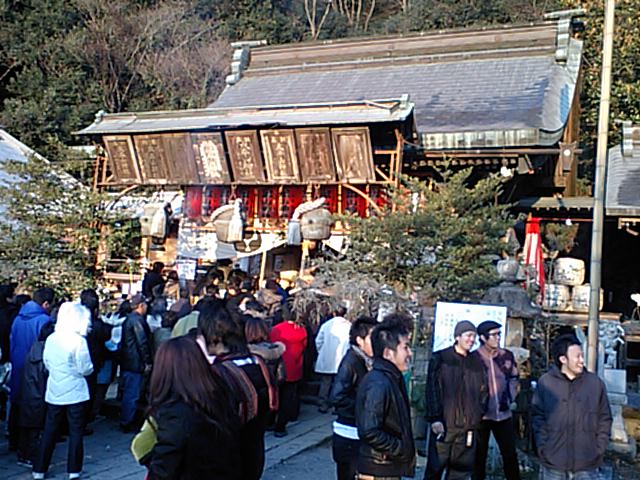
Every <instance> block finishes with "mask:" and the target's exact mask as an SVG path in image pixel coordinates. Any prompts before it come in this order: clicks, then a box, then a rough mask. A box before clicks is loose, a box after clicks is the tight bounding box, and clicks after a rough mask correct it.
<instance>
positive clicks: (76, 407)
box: [33, 402, 87, 473]
mask: <svg viewBox="0 0 640 480" xmlns="http://www.w3.org/2000/svg"><path fill="white" fill-rule="evenodd" d="M86 412H87V403H86V402H81V403H73V404H71V405H52V404H50V403H47V418H46V420H45V422H44V433H43V434H42V442H41V443H40V451H39V452H38V454H37V455H36V461H35V463H34V465H33V471H34V472H35V473H47V470H48V469H49V465H50V464H51V456H52V455H53V450H54V448H55V446H56V437H57V434H58V430H59V428H60V425H61V424H62V421H63V419H64V418H65V417H66V418H67V422H68V423H69V448H68V450H67V473H80V472H81V471H82V461H83V458H84V447H83V444H82V431H83V429H84V424H85V417H86Z"/></svg>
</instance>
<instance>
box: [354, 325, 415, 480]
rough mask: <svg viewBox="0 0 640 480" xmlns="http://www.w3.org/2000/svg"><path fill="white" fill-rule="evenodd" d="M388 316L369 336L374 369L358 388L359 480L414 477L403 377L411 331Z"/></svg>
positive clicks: (407, 399)
mask: <svg viewBox="0 0 640 480" xmlns="http://www.w3.org/2000/svg"><path fill="white" fill-rule="evenodd" d="M394 317H395V316H389V317H387V318H386V319H385V321H384V322H383V323H381V324H380V325H378V326H376V327H375V328H374V329H373V332H372V334H371V343H372V346H373V355H374V361H373V369H372V370H371V371H370V372H369V373H368V374H367V375H366V376H365V377H364V379H363V380H362V382H361V383H360V388H359V389H358V394H357V397H356V424H357V426H358V436H359V437H360V449H359V455H358V478H359V479H362V480H369V479H376V478H384V479H386V480H389V479H399V478H401V477H413V475H414V473H415V466H416V456H415V446H414V443H413V433H412V431H411V415H410V410H409V397H408V395H407V388H406V386H405V383H404V378H403V377H402V373H403V372H406V371H407V370H408V369H409V361H410V360H411V348H410V346H409V330H408V329H407V327H406V322H403V321H402V319H401V318H394Z"/></svg>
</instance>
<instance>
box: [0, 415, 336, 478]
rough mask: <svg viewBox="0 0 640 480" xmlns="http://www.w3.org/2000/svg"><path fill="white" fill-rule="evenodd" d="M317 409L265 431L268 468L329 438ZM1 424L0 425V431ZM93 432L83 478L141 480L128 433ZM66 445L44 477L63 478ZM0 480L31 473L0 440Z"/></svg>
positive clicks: (102, 425) (107, 423)
mask: <svg viewBox="0 0 640 480" xmlns="http://www.w3.org/2000/svg"><path fill="white" fill-rule="evenodd" d="M316 409H317V407H315V406H313V405H304V404H303V405H302V408H301V411H300V417H299V421H298V422H295V423H294V424H292V425H290V426H289V427H288V431H289V434H288V435H287V436H286V437H282V438H275V437H274V436H273V433H271V432H267V433H266V435H265V443H266V465H265V469H269V468H272V467H274V466H277V465H278V464H280V463H282V462H284V461H286V460H288V459H289V458H291V457H293V456H294V455H297V454H298V453H300V452H302V451H305V450H307V449H310V448H313V447H315V446H317V445H319V444H320V443H322V442H323V441H325V440H327V439H328V438H329V437H330V436H331V422H332V420H333V418H334V417H333V416H332V415H328V414H327V415H322V414H319V413H317V410H316ZM4 427H5V425H4V424H2V423H0V428H2V430H3V431H4ZM92 427H93V429H94V430H95V433H94V434H93V435H90V436H88V437H85V439H84V451H85V458H84V471H83V476H82V478H83V479H100V480H116V479H117V480H120V479H136V480H142V479H144V474H145V469H144V467H141V466H140V465H138V464H137V463H136V462H135V460H134V459H133V457H132V456H131V453H130V451H129V445H130V444H131V439H132V438H133V435H132V434H124V433H122V432H120V430H119V429H118V423H117V421H116V420H111V419H107V418H101V419H100V420H98V421H96V422H94V423H93V424H92ZM66 456H67V444H66V443H59V444H57V446H56V450H55V452H54V454H53V461H52V464H51V467H50V468H49V475H48V476H47V478H55V479H60V480H61V479H64V478H67V474H66ZM0 479H5V480H29V479H31V470H30V469H27V468H24V467H21V466H19V465H17V463H16V455H15V452H9V451H8V445H7V440H6V438H4V436H3V437H2V438H1V439H0Z"/></svg>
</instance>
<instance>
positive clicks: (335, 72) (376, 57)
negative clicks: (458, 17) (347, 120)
mask: <svg viewBox="0 0 640 480" xmlns="http://www.w3.org/2000/svg"><path fill="white" fill-rule="evenodd" d="M568 42H569V43H568V46H567V51H568V55H567V58H566V59H563V60H562V61H558V60H557V58H556V57H557V55H558V53H557V47H558V46H557V45H556V43H557V37H556V25H555V24H550V23H547V24H543V25H540V26H533V27H526V28H522V29H517V28H511V29H502V30H499V29H498V30H495V31H482V32H478V31H476V32H456V33H452V34H432V35H430V36H429V35H427V36H418V37H408V38H391V39H381V40H368V39H365V40H355V41H350V42H349V41H347V42H344V41H343V42H335V43H329V44H311V45H307V44H302V45H300V44H298V45H290V46H278V47H271V48H270V47H266V48H258V49H256V50H255V51H252V52H251V60H250V63H249V65H248V68H247V69H246V71H244V72H242V78H240V80H239V81H237V83H235V84H234V85H231V86H229V87H228V88H227V89H226V90H225V91H224V92H223V93H222V94H221V95H220V97H219V98H218V99H217V100H216V101H215V102H214V103H213V104H212V105H211V107H225V108H228V107H242V106H260V105H284V104H295V103H305V102H327V101H355V100H367V99H373V98H398V97H399V96H401V95H403V94H408V95H409V101H411V102H412V103H414V104H415V112H414V115H415V121H416V126H417V128H418V131H419V132H420V133H421V134H422V136H423V142H424V143H425V145H426V146H427V147H431V148H460V147H463V148H464V147H472V146H510V145H552V144H554V143H555V142H557V141H558V139H559V138H560V136H561V134H562V129H563V127H564V125H565V123H566V120H567V117H568V114H569V110H570V107H571V102H572V100H573V94H574V91H575V87H576V81H577V73H578V70H579V63H580V55H581V50H582V44H581V42H580V41H578V40H574V39H569V40H568Z"/></svg>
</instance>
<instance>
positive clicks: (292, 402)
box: [274, 382, 300, 432]
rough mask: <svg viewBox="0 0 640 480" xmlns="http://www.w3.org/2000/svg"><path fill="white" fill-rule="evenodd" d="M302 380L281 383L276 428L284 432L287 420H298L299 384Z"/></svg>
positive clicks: (277, 430)
mask: <svg viewBox="0 0 640 480" xmlns="http://www.w3.org/2000/svg"><path fill="white" fill-rule="evenodd" d="M299 383H300V382H284V383H283V384H282V385H280V409H279V410H278V416H277V418H276V425H275V428H274V430H275V431H276V432H284V431H285V427H286V426H287V422H290V421H293V420H297V418H298V415H299V413H300V397H299V395H298V385H299Z"/></svg>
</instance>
